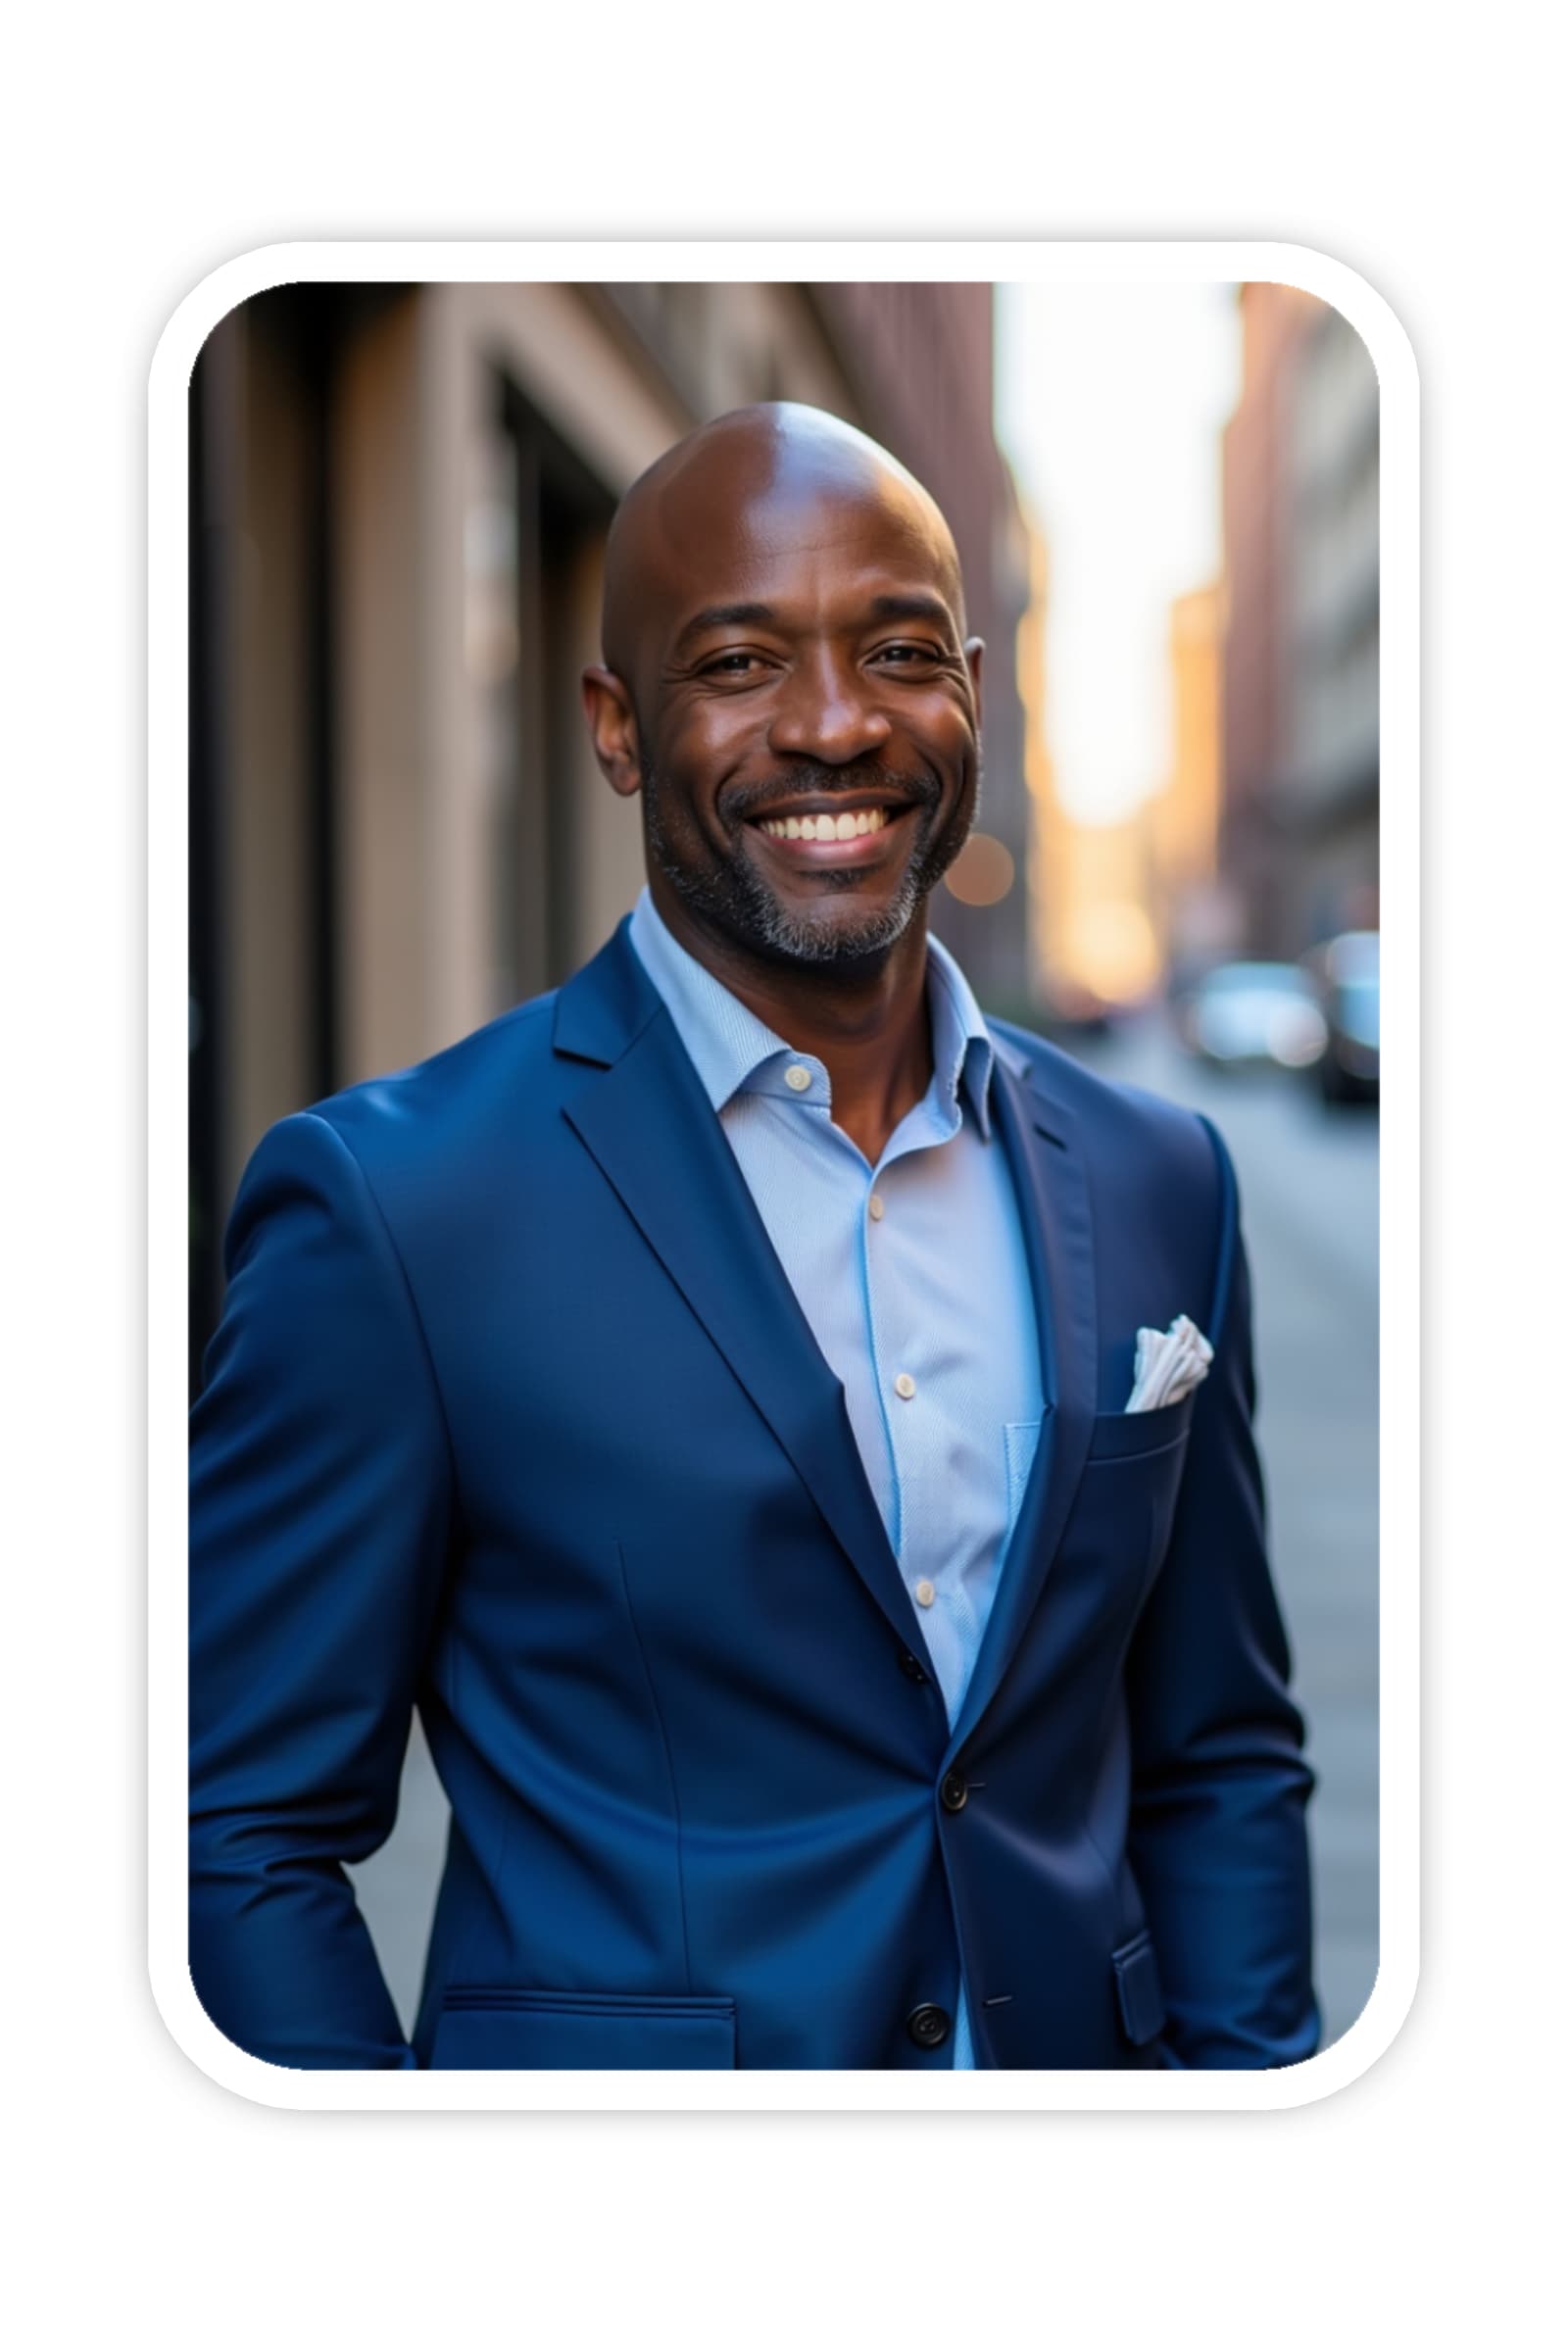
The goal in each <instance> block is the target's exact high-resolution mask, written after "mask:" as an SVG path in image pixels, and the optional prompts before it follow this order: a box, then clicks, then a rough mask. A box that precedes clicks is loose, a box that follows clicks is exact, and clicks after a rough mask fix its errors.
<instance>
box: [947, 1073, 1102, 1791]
mask: <svg viewBox="0 0 1568 2352" xmlns="http://www.w3.org/2000/svg"><path fill="white" fill-rule="evenodd" d="M992 1099H993V1102H994V1103H995V1104H996V1109H997V1120H998V1128H999V1132H1000V1134H1001V1136H1002V1141H1003V1145H1004V1148H1005V1151H1006V1153H1007V1158H1008V1161H1009V1164H1010V1166H1011V1169H1012V1176H1013V1183H1014V1186H1015V1188H1016V1191H1017V1198H1018V1213H1019V1218H1020V1221H1021V1223H1022V1225H1023V1233H1024V1244H1025V1248H1026V1249H1027V1250H1028V1255H1029V1273H1030V1280H1031V1282H1032V1284H1033V1288H1034V1297H1035V1308H1036V1314H1037V1316H1038V1319H1039V1325H1040V1332H1041V1373H1042V1380H1043V1385H1044V1391H1045V1397H1046V1411H1045V1415H1044V1420H1043V1426H1042V1428H1041V1432H1040V1444H1039V1446H1038V1448H1037V1450H1036V1453H1035V1460H1034V1468H1033V1471H1032V1473H1031V1475H1030V1478H1029V1483H1028V1485H1027V1487H1026V1488H1025V1491H1024V1497H1023V1502H1022V1504H1021V1506H1020V1508H1019V1512H1018V1519H1017V1524H1016V1526H1015V1527H1014V1528H1013V1531H1012V1540H1011V1543H1010V1544H1008V1547H1007V1554H1006V1558H1005V1560H1004V1562H1003V1569H1002V1575H1001V1577H1000V1579H999V1580H998V1586H997V1595H996V1599H995V1601H994V1602H993V1604H992V1610H991V1617H990V1621H989V1623H988V1624H987V1627H986V1631H985V1636H984V1639H983V1640H982V1642H981V1644H980V1654H979V1656H978V1657H977V1658H976V1660H975V1665H974V1672H973V1673H972V1674H971V1676H970V1678H969V1688H968V1690H967V1691H966V1692H965V1694H964V1701H963V1706H962V1708H961V1710H960V1712H959V1716H958V1720H957V1723H956V1726H955V1730H954V1736H953V1741H952V1745H953V1747H954V1748H955V1749H956V1748H957V1747H958V1746H959V1745H961V1743H962V1741H963V1740H966V1739H967V1738H968V1736H969V1734H970V1732H971V1731H972V1730H973V1728H974V1726H975V1725H976V1724H977V1723H978V1722H979V1720H980V1718H981V1716H982V1715H983V1714H984V1712H985V1710H986V1708H987V1707H988V1706H989V1704H990V1702H991V1700H992V1698H993V1697H994V1696H995V1695H996V1692H997V1690H998V1688H999V1687H1000V1685H1001V1682H1002V1678H1003V1676H1004V1675H1005V1672H1006V1670H1007V1666H1008V1663H1009V1662H1010V1660H1011V1658H1012V1654H1013V1651H1014V1650H1015V1649H1016V1647H1017V1645H1018V1642H1019V1641H1020V1639H1021V1637H1022V1635H1023V1631H1024V1628H1025V1627H1026V1626H1027V1624H1028V1622H1029V1619H1030V1617H1031V1616H1032V1615H1033V1613H1034V1609H1035V1605H1036V1603H1037V1602H1038V1600H1039V1598H1040V1594H1041V1590H1042V1588H1043V1586H1044V1584H1045V1581H1046V1578H1047V1576H1048V1574H1049V1573H1050V1569H1051V1563H1052V1561H1053V1559H1054V1556H1055V1551H1056V1546H1057V1544H1059V1543H1060V1541H1061V1535H1062V1530H1063V1528H1064V1527H1065V1526H1066V1523H1067V1514H1068V1512H1069V1510H1070V1509H1071V1507H1072V1501H1073V1496H1074V1495H1076V1493H1077V1491H1078V1482H1079V1479H1080V1478H1081V1476H1082V1475H1083V1467H1084V1461H1085V1457H1086V1455H1087V1453H1088V1450H1089V1440H1090V1437H1091V1435H1092V1434H1093V1430H1094V1417H1095V1397H1096V1387H1097V1375H1096V1365H1097V1356H1098V1334H1097V1328H1096V1319H1095V1250H1094V1230H1093V1225H1092V1221H1091V1216H1090V1207H1089V1186H1088V1180H1087V1178H1086V1176H1085V1173H1084V1165H1083V1159H1082V1155H1081V1153H1080V1152H1079V1149H1078V1144H1077V1137H1076V1130H1075V1123H1074V1120H1073V1117H1072V1113H1071V1112H1070V1111H1069V1110H1068V1109H1067V1108H1066V1106H1065V1104H1063V1103H1060V1102H1058V1101H1057V1100H1056V1099H1055V1098H1054V1097H1053V1096H1052V1095H1050V1094H1049V1093H1048V1092H1047V1091H1046V1089H1045V1087H1044V1086H1043V1085H1042V1083H1041V1081H1040V1080H1039V1078H1038V1077H1037V1075H1036V1072H1035V1069H1034V1067H1033V1065H1031V1066H1030V1069H1029V1071H1028V1073H1027V1075H1026V1076H1025V1077H1024V1078H1022V1079H1019V1078H1015V1077H1014V1076H1013V1074H1012V1072H1011V1071H1010V1070H1009V1069H1008V1068H1007V1067H1006V1065H1005V1063H1004V1061H1003V1059H1002V1057H1001V1055H1000V1054H999V1055H998V1057H997V1059H996V1062H995V1063H994V1065H993V1070H992Z"/></svg>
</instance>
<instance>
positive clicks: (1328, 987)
mask: <svg viewBox="0 0 1568 2352" xmlns="http://www.w3.org/2000/svg"><path fill="white" fill-rule="evenodd" d="M1301 965H1302V969H1303V970H1304V971H1305V973H1306V974H1307V977H1308V979H1309V980H1310V981H1311V983H1312V987H1313V989H1314V991H1315V993H1316V997H1317V1001H1318V1005H1319V1006H1320V1008H1321V1010H1322V1013H1323V1020H1324V1025H1325V1029H1326V1031H1327V1036H1326V1041H1325V1044H1324V1048H1323V1054H1322V1057H1321V1059H1320V1060H1319V1062H1318V1064H1317V1076H1318V1083H1319V1085H1320V1086H1321V1088H1322V1090H1323V1100H1324V1102H1325V1103H1375V1102H1376V1101H1377V1099H1378V1077H1379V989H1378V934H1377V933H1376V932H1375V931H1342V932H1341V934H1340V936H1339V938H1338V939H1330V940H1325V942H1324V943H1323V945H1322V946H1321V947H1317V948H1313V949H1312V950H1311V951H1310V952H1309V953H1308V954H1307V955H1305V956H1302V958H1301Z"/></svg>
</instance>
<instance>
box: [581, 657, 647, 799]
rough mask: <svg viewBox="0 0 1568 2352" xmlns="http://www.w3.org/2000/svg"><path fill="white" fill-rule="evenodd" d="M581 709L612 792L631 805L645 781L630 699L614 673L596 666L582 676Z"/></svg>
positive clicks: (634, 714)
mask: <svg viewBox="0 0 1568 2352" xmlns="http://www.w3.org/2000/svg"><path fill="white" fill-rule="evenodd" d="M582 707H583V714H584V716H585V717H586V719H587V721H588V732H589V734H590V735H591V736H592V737H593V739H594V752H595V754H596V756H597V758H598V760H599V764H600V766H601V767H602V768H603V769H604V771H605V774H606V776H607V777H608V778H609V781H610V788H611V790H612V791H613V792H618V793H619V794H620V796H621V798H622V799H623V800H628V801H629V800H630V799H631V798H632V796H633V794H634V793H637V792H639V791H640V790H641V789H642V781H643V769H642V760H641V758H640V756H639V746H638V742H637V714H636V712H635V711H633V709H632V707H631V696H630V694H629V693H628V692H627V690H626V687H625V686H624V685H623V684H622V682H621V680H620V679H619V678H617V677H616V675H615V673H614V671H613V669H602V668H600V667H599V666H598V665H597V664H596V665H594V666H593V667H591V668H588V669H585V670H584V671H583V673H582Z"/></svg>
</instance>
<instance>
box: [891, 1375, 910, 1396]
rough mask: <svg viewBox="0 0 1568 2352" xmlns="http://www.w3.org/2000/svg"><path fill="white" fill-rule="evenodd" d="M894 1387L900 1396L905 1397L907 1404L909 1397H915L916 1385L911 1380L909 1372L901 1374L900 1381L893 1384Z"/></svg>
mask: <svg viewBox="0 0 1568 2352" xmlns="http://www.w3.org/2000/svg"><path fill="white" fill-rule="evenodd" d="M893 1386H894V1388H895V1389H896V1390H897V1391H898V1393H899V1395H900V1396H901V1397H904V1399H905V1401H906V1402H907V1401H908V1399H909V1397H912V1396H913V1395H914V1383H913V1381H912V1380H911V1379H910V1378H909V1375H908V1374H907V1372H901V1373H900V1374H899V1377H898V1379H897V1380H896V1381H895V1382H894V1383H893Z"/></svg>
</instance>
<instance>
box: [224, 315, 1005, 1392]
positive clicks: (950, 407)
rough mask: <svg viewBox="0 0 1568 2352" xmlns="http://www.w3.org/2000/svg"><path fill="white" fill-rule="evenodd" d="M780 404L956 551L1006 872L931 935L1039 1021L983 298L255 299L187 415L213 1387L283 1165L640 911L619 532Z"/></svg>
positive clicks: (958, 900)
mask: <svg viewBox="0 0 1568 2352" xmlns="http://www.w3.org/2000/svg"><path fill="white" fill-rule="evenodd" d="M760 399H796V400H805V401H809V402H812V403H814V404H816V405H818V406H820V407H822V408H825V409H829V410H832V411H833V412H834V413H835V414H837V415H840V416H842V417H847V418H848V419H849V420H850V421H852V422H854V423H857V424H858V425H861V426H862V427H863V428H864V429H865V430H867V431H868V432H870V433H872V434H873V435H874V436H875V437H876V438H877V439H878V440H880V441H882V442H883V443H885V444H886V445H887V446H888V447H889V448H890V449H892V450H893V451H894V453H895V454H896V455H897V456H898V457H900V458H901V459H902V460H903V461H904V462H905V463H906V464H907V466H909V467H910V468H911V470H912V471H914V472H915V473H916V474H918V475H919V476H920V478H921V479H922V480H924V481H925V482H926V483H927V485H928V487H929V488H930V489H931V491H932V493H933V494H934V496H935V497H936V498H937V499H938V501H939V503H940V504H941V505H942V506H943V508H944V510H945V511H946V513H947V514H948V515H949V518H950V520H951V521H952V524H953V526H954V531H955V535H956V539H957V543H958V550H959V555H960V558H961V561H962V564H963V569H964V580H965V588H966V593H967V597H968V604H969V622H970V626H971V628H972V629H974V630H976V631H977V632H978V633H980V634H981V635H983V636H984V637H985V638H986V640H987V646H988V652H987V659H986V676H985V716H984V742H985V785H984V801H983V810H982V815H981V818H980V823H981V825H982V827H984V828H985V831H986V833H987V834H988V835H990V836H992V837H994V839H993V841H992V842H991V843H990V844H989V845H988V844H987V843H986V842H980V843H978V844H977V845H976V847H975V852H974V856H973V858H972V859H971V858H970V857H969V854H968V853H966V855H965V858H964V859H963V860H960V862H959V865H958V866H957V867H956V868H955V871H954V874H953V876H952V877H950V880H951V882H952V884H953V888H952V889H951V890H950V889H948V888H947V887H946V886H945V887H944V890H943V892H942V893H941V894H940V903H939V905H938V906H937V907H935V908H934V921H935V927H936V929H937V930H938V932H939V934H940V935H941V936H942V937H943V938H944V939H945V940H947V942H948V943H949V945H950V946H952V947H953V948H954V950H955V951H956V953H957V954H958V955H959V956H960V957H961V958H962V959H963V961H964V963H965V965H966V967H967V968H968V969H969V971H970V974H971V976H972V978H973V980H974V982H975V986H976V989H977V991H978V993H979V995H980V997H981V999H982V1001H983V1002H986V1003H991V1004H994V1005H997V1006H998V1007H999V1008H1005V1009H1012V1008H1014V1007H1015V1006H1016V1005H1019V1004H1020V1003H1021V1002H1023V1001H1024V1000H1025V998H1026V996H1027V987H1028V979H1027V957H1028V947H1027V924H1028V907H1027V844H1028V824H1027V796H1026V790H1025V783H1024V776H1023V753H1024V728H1023V719H1022V711H1021V705H1020V702H1019V696H1018V688H1017V682H1016V675H1015V659H1014V643H1015V637H1016V632H1017V628H1018V624H1019V621H1020V618H1021V617H1022V614H1023V613H1024V610H1025V607H1026V604H1027V601H1028V548H1027V541H1026V536H1025V533H1024V529H1023V525H1022V521H1021V518H1020V516H1019V513H1018V508H1017V502H1016V500H1015V498H1014V495H1013V491H1012V485H1011V480H1010V477H1009V475H1008V473H1007V471H1006V468H1005V465H1004V464H1003V461H1002V459H1001V457H1000V455H999V453H998V450H997V446H996V441H995V436H994V431H993V427H992V313H991V289H990V288H989V286H985V285H940V284H932V285H905V284H887V283H878V284H871V285H830V286H803V285H790V284H733V285H726V284H711V283H693V284H667V285H666V284H636V285H621V286H613V285H596V286H583V285H579V286H573V285H563V284H550V285H526V284H509V285H482V284H473V285H457V284H449V285H425V286H402V287H398V286H347V285H345V286H327V285H298V286H288V287H280V288H277V289H275V290H273V291H271V292H269V293H266V294H263V295H260V296H257V297H256V298H254V299H253V300H252V301H250V302H247V303H245V304H243V305H242V306H241V307H240V308H239V309H238V310H236V311H235V312H233V313H231V314H230V316H229V317H228V318H227V319H224V320H223V321H222V322H221V325H220V326H219V327H218V328H217V329H216V330H215V332H214V333H213V335H212V336H211V337H210V338H209V341H208V343H207V345H206V346H205V348H204V350H203V352H202V355H201V358H200V360H199V361H198V363H197V367H196V369H195V373H194V376H193V379H192V387H191V465H190V481H191V509H190V512H191V532H190V579H191V589H192V595H191V779H190V785H191V832H190V843H191V864H190V900H191V941H190V974H191V1012H190V1034H191V1063H190V1067H191V1171H190V1174H191V1193H190V1211H191V1215H190V1231H191V1342H192V1377H193V1380H194V1378H195V1377H196V1366H197V1364H198V1361H199V1351H200V1348H201V1347H202V1346H203V1345H204V1344H205V1339H206V1336H207V1334H208V1332H209V1331H210V1330H211V1328H212V1325H213V1322H214V1321H215V1320H216V1316H217V1312H218V1308H219V1304H220V1300H221V1270H220V1262H219V1245H220V1240H221V1226H222V1220H223V1218H224V1216H225V1214H226V1210H227V1205H228V1202H229V1201H230V1199H231V1197H232V1193H233V1189H234V1185H235V1183H236V1182H237V1179H238V1176H239V1172H240V1170H241V1168H242V1167H243V1164H244V1161H245V1159H246V1157H247V1156H248V1154H249V1152H250V1151H251V1150H252V1148H253V1147H254V1145H255V1143H256V1142H257V1140H258V1138H259V1137H260V1135H261V1134H262V1132H263V1130H264V1129H265V1128H266V1127H267V1126H268V1125H269V1124H270V1122H271V1121H272V1120H273V1119H275V1118H277V1117H279V1116H282V1115H283V1114H285V1113H286V1112H288V1111H290V1110H292V1109H295V1108H298V1107H299V1106H300V1105H301V1104H303V1103H308V1102H311V1101H313V1100H316V1099H318V1098H319V1097H320V1096H321V1095H323V1094H325V1093H328V1092H330V1091H332V1089H334V1088H336V1087H338V1086H342V1085H345V1084H349V1083H352V1082H354V1081H355V1080H358V1079H361V1078H364V1077H367V1076H369V1075H371V1074H373V1073H374V1072H376V1071H380V1070H386V1069H392V1068H397V1067H400V1066H402V1065H404V1064H406V1063H408V1062H410V1061H412V1060H415V1059H417V1058H418V1057H419V1056H420V1055H422V1054H428V1053H430V1052H433V1051H434V1050H436V1049H437V1048H439V1047H440V1046H442V1045H445V1044H447V1043H449V1042H450V1041H452V1040H453V1039H455V1038H457V1037H459V1036H461V1035H463V1034H464V1033H465V1032H466V1031H467V1030H469V1029H471V1028H473V1027H475V1026H477V1025H478V1024H479V1023H480V1022H482V1021H484V1020H486V1019H488V1018H490V1017H491V1016H492V1015H493V1014H495V1013H496V1012H498V1011H501V1010H503V1009H504V1008H505V1007H506V1006H507V1005H511V1004H514V1003H515V1002H517V1001H518V1000H519V999H521V998H524V997H527V996H530V995H533V994H534V993H536V992H537V991H539V990H540V989H544V988H548V987H551V986H553V985H554V984H555V983H557V982H558V981H559V980H561V979H563V978H564V977H565V975H566V974H567V973H568V972H569V971H571V970H572V969H574V968H575V966H576V965H577V964H579V963H580V962H582V961H583V960H584V959H585V958H586V957H587V956H590V955H591V954H592V953H593V952H594V950H595V949H596V948H597V947H598V946H599V945H600V944H601V943H602V941H603V940H604V939H605V938H606V937H607V936H608V935H609V933H610V931H611V930H612V929H613V925H614V923H615V922H616V921H617V920H618V918H619V917H620V915H621V914H623V913H624V912H625V910H626V909H627V907H629V906H630V905H631V903H632V900H633V899H634V897H635V896H636V893H637V890H638V889H639V888H640V886H641V881H642V870H643V869H642V840H641V829H640V823H639V820H638V817H637V814H636V811H635V809H630V808H628V807H627V806H626V805H625V804H623V803H620V802H617V801H616V800H615V798H614V796H613V795H612V794H611V792H610V791H609V789H608V788H607V787H606V786H605V785H604V783H603V781H602V779H601V778H600V776H599V773H598V769H597V765H596V763H595V761H594V758H593V754H592V751H591V748H590V745H589V742H588V737H587V732H586V729H585V727H584V725H583V721H582V718H581V714H580V709H579V704H578V686H577V681H578V677H579V674H580V671H581V669H582V667H583V665H584V663H585V662H591V661H594V660H597V659H598V654H599V637H598V622H599V594H600V584H601V577H602V565H603V554H604V545H605V538H606V533H607V531H608V527H609V523H610V518H611V515H613V510H614V507H615V503H616V501H617V500H618V498H619V497H620V495H621V494H622V492H623V491H624V490H625V489H626V488H627V487H628V485H629V484H630V483H631V482H632V481H633V480H634V479H635V477H636V475H637V474H638V473H640V472H641V471H642V469H643V468H644V467H645V466H648V465H649V464H651V463H652V462H653V460H654V459H655V458H656V457H658V456H659V455H660V453H661V452H662V450H663V449H665V448H666V447H667V446H668V445H669V444H670V443H671V442H672V441H674V440H676V439H678V438H679V437H680V436H681V435H682V434H683V433H685V432H687V431H689V430H690V428H691V427H692V426H693V425H694V424H696V423H698V422H700V421H702V420H703V419H704V418H705V417H711V416H715V415H718V414H720V413H722V412H723V411H724V410H726V409H730V408H734V407H737V406H739V405H741V404H743V403H745V402H748V401H752V400H760ZM1004 873H1005V877H1006V878H1005V882H1004V886H1003V888H1002V889H1001V891H1000V894H999V892H998V890H997V881H998V877H999V875H1002V874H1004ZM966 877H967V880H966Z"/></svg>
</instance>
